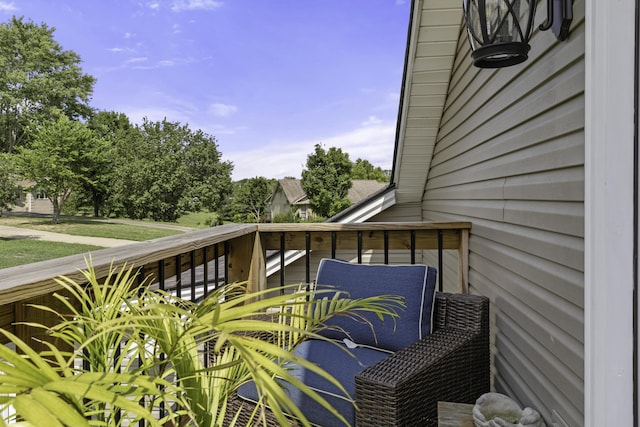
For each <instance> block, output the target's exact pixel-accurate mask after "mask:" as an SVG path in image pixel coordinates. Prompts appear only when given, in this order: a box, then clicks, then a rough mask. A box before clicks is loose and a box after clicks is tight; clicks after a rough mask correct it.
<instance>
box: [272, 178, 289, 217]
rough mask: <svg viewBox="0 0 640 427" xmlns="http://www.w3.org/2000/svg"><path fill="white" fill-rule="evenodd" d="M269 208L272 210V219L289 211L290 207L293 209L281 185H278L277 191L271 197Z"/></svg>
mask: <svg viewBox="0 0 640 427" xmlns="http://www.w3.org/2000/svg"><path fill="white" fill-rule="evenodd" d="M269 209H270V210H271V219H273V218H274V217H275V216H276V215H280V214H283V213H286V212H289V209H291V205H290V204H289V201H288V200H287V196H286V195H285V194H284V191H282V187H281V186H278V188H277V190H276V192H275V193H274V195H273V197H272V198H271V202H270V204H269Z"/></svg>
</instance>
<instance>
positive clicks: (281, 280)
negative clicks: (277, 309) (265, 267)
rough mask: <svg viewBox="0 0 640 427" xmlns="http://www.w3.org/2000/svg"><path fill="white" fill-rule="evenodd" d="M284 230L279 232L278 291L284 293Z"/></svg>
mask: <svg viewBox="0 0 640 427" xmlns="http://www.w3.org/2000/svg"><path fill="white" fill-rule="evenodd" d="M284 237H285V236H284V232H281V233H280V292H281V293H284V289H283V288H282V286H284V264H285V263H284V257H285V255H286V254H285V250H286V248H285V238H284Z"/></svg>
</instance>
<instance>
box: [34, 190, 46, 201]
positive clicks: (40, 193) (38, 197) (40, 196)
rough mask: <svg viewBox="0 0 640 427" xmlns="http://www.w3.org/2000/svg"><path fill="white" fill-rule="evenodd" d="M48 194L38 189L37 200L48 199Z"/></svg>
mask: <svg viewBox="0 0 640 427" xmlns="http://www.w3.org/2000/svg"><path fill="white" fill-rule="evenodd" d="M47 198H48V197H47V193H45V192H44V190H41V189H37V190H36V199H47Z"/></svg>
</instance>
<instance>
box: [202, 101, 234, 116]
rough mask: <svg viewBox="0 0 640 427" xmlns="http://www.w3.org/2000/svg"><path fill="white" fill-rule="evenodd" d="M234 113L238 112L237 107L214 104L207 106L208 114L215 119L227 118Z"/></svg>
mask: <svg viewBox="0 0 640 427" xmlns="http://www.w3.org/2000/svg"><path fill="white" fill-rule="evenodd" d="M236 111H238V107H236V106H235V105H229V104H220V103H216V104H211V105H210V106H209V112H211V114H213V115H214V116H217V117H229V116H231V115H232V114H234V113H235V112H236Z"/></svg>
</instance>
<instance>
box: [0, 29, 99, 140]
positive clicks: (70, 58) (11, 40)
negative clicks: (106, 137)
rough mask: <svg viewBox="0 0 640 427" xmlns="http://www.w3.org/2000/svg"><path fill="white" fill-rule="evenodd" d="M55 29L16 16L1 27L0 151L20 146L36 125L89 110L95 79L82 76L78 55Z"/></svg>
mask: <svg viewBox="0 0 640 427" xmlns="http://www.w3.org/2000/svg"><path fill="white" fill-rule="evenodd" d="M54 31H55V29H54V28H51V27H48V26H47V25H46V24H42V25H36V24H34V23H33V22H32V21H25V20H24V19H23V18H16V17H13V18H12V19H11V21H10V22H8V23H4V24H0V91H1V93H2V96H1V97H0V151H5V152H12V151H13V149H14V147H16V146H17V145H20V144H22V143H23V141H24V139H25V138H26V137H27V136H28V132H27V130H28V128H29V126H32V124H33V123H38V124H40V125H42V124H44V123H45V122H46V121H47V120H52V119H55V118H56V117H57V116H58V115H59V114H60V113H63V114H65V115H67V116H68V117H69V118H72V119H78V118H82V117H88V115H89V113H90V112H91V108H90V107H89V106H88V102H89V98H90V96H91V94H92V92H93V85H94V83H95V79H94V78H93V77H91V76H89V75H87V74H83V73H82V70H81V68H80V66H79V64H80V62H81V60H80V57H79V56H78V54H76V53H75V52H73V51H68V50H63V49H62V47H61V46H60V44H58V43H57V42H56V41H55V40H54V39H53V32H54Z"/></svg>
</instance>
